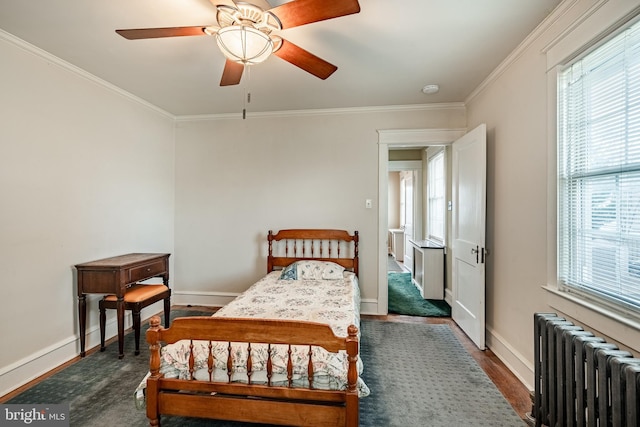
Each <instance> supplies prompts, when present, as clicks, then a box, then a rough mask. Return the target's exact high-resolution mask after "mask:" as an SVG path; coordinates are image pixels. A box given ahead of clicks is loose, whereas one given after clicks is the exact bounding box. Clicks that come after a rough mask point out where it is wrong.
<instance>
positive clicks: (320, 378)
mask: <svg viewBox="0 0 640 427" xmlns="http://www.w3.org/2000/svg"><path fill="white" fill-rule="evenodd" d="M280 276H281V272H279V271H274V272H271V273H269V274H267V275H266V276H264V277H263V278H262V279H260V280H259V281H258V282H256V283H255V284H254V285H252V286H251V287H250V288H249V289H247V290H246V291H245V292H244V293H242V294H241V295H240V296H238V297H237V298H236V299H234V300H233V301H232V302H230V303H229V304H227V305H226V306H224V307H222V308H221V309H220V310H218V311H217V312H216V313H215V314H214V316H222V317H249V318H264V319H289V320H307V321H313V322H321V323H325V324H328V325H329V326H330V327H331V329H332V330H333V332H334V333H335V334H336V335H337V336H342V337H346V336H347V328H348V326H349V325H351V324H354V325H356V326H358V327H359V326H360V311H359V309H360V290H359V287H358V279H357V276H356V275H355V274H353V273H352V272H348V271H345V272H344V276H343V278H341V279H330V280H327V279H320V280H317V279H300V280H282V279H280ZM189 345H190V341H189V340H183V341H178V342H176V343H174V344H170V345H167V346H165V347H163V348H162V352H161V367H160V372H161V373H163V374H164V376H165V377H166V378H181V379H187V378H188V377H189V369H188V360H189ZM212 351H213V355H214V358H215V367H214V371H213V380H214V381H228V379H229V378H228V373H227V357H228V343H214V346H213V349H212ZM308 352H309V347H308V346H293V347H292V360H293V371H294V372H293V374H294V376H293V384H294V385H295V386H301V387H306V386H308V378H307V375H308V374H307V364H308V357H309V356H308ZM231 353H232V362H233V366H234V369H233V374H232V377H231V380H232V381H242V382H246V381H247V372H246V371H247V370H246V366H247V349H246V344H237V343H236V344H234V343H232V352H231ZM208 355H209V347H208V342H206V341H195V342H194V362H195V367H194V368H195V378H196V379H199V380H209V372H208V369H207V359H208ZM271 359H272V365H273V376H272V378H271V383H272V384H274V385H279V384H282V385H285V384H286V383H287V371H286V369H287V368H286V366H287V361H288V346H283V345H274V346H271ZM312 359H313V369H314V376H313V378H314V379H313V387H314V388H319V389H329V390H344V389H345V388H346V384H347V367H348V360H347V354H346V352H343V351H341V352H339V353H330V352H327V351H326V350H324V349H323V348H318V347H313V356H312ZM251 361H252V375H251V382H252V383H266V381H267V378H266V363H267V346H266V345H259V344H254V345H252V347H251ZM358 369H359V371H360V372H362V363H361V362H360V360H359V361H358ZM145 385H146V377H145V379H144V380H143V381H142V383H141V385H140V386H139V387H138V393H136V400H137V401H138V402H137V404H138V406H140V402H139V400H140V399H141V398H142V399H144V398H143V394H142V393H140V392H141V391H142V389H143V388H144V386H145ZM358 394H359V396H360V397H364V396H367V395H368V394H369V389H368V387H367V386H366V384H365V383H364V382H363V381H362V379H361V378H359V379H358Z"/></svg>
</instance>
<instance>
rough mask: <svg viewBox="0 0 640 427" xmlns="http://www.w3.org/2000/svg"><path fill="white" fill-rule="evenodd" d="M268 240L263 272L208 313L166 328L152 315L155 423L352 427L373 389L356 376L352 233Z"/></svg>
mask: <svg viewBox="0 0 640 427" xmlns="http://www.w3.org/2000/svg"><path fill="white" fill-rule="evenodd" d="M267 240H268V256H267V275H266V276H264V277H263V278H262V279H260V280H259V281H258V282H256V283H255V284H254V285H252V286H251V287H250V288H249V289H248V290H247V291H246V292H244V293H243V294H241V295H240V296H239V297H238V298H236V299H235V300H234V301H232V302H231V303H229V304H228V305H226V306H225V307H223V308H221V309H220V310H219V311H218V312H216V314H214V316H212V317H200V316H197V317H184V318H177V319H175V320H174V321H173V322H172V324H171V327H170V328H168V329H165V328H163V327H162V326H161V324H160V318H159V317H157V316H154V317H153V318H152V319H151V321H150V328H149V330H148V331H147V342H148V343H149V346H150V347H149V348H150V352H151V355H150V362H149V374H148V377H147V380H146V391H145V401H146V411H147V417H148V418H149V423H150V425H151V426H157V425H160V417H161V415H177V416H187V417H199V418H210V419H221V420H233V421H241V422H255V423H265V424H277V425H296V426H349V427H355V426H357V425H358V423H359V412H358V411H359V409H358V405H359V398H360V397H363V396H366V395H367V394H368V392H369V390H368V388H367V387H366V385H365V384H364V383H363V382H362V379H361V378H360V373H361V371H362V364H361V360H360V358H359V329H358V326H359V303H360V294H359V287H358V267H359V266H358V232H357V231H356V232H354V234H353V235H351V234H349V233H348V232H347V231H344V230H319V229H295V230H293V229H291V230H280V231H279V232H277V233H273V232H272V231H269V233H268V236H267ZM283 301H284V302H285V304H284V306H283V305H282V304H278V303H282V302H283ZM163 344H165V345H164V346H163Z"/></svg>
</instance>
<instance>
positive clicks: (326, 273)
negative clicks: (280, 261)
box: [280, 260, 344, 280]
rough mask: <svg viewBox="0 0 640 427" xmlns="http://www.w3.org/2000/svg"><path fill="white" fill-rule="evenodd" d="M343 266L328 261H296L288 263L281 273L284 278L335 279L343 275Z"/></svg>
mask: <svg viewBox="0 0 640 427" xmlns="http://www.w3.org/2000/svg"><path fill="white" fill-rule="evenodd" d="M343 273H344V267H343V266H341V265H339V264H336V263H335V262H330V261H313V260H309V261H296V262H294V263H293V264H290V265H288V266H287V267H286V268H285V269H284V270H282V274H281V275H280V278H281V279H284V280H296V279H300V280H302V279H307V280H309V279H310V280H335V279H342V278H343V277H344V274H343Z"/></svg>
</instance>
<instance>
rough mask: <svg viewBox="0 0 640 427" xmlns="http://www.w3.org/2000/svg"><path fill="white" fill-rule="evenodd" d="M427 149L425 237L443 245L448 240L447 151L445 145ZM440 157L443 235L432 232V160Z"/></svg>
mask: <svg viewBox="0 0 640 427" xmlns="http://www.w3.org/2000/svg"><path fill="white" fill-rule="evenodd" d="M433 148H434V149H433V150H432V149H431V148H429V149H427V173H426V175H427V182H426V187H427V188H426V190H427V191H426V194H425V195H426V205H427V212H426V214H427V215H426V216H427V220H426V233H425V237H426V239H427V240H432V241H434V242H437V243H440V244H442V245H443V246H444V245H446V241H447V205H446V204H447V188H448V182H447V152H446V149H445V147H433ZM438 157H440V158H441V161H442V176H441V177H440V178H441V182H442V188H441V193H442V197H441V199H442V206H441V210H442V212H441V215H442V236H437V235H434V234H432V232H431V229H432V215H431V206H432V196H431V178H432V177H431V162H432V161H434V160H435V159H436V158H438Z"/></svg>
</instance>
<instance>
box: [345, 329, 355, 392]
mask: <svg viewBox="0 0 640 427" xmlns="http://www.w3.org/2000/svg"><path fill="white" fill-rule="evenodd" d="M347 334H348V335H349V336H348V337H347V356H348V357H347V359H348V360H349V368H348V370H347V390H349V391H355V390H356V384H357V383H358V367H357V364H358V327H357V326H355V325H349V327H348V328H347Z"/></svg>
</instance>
